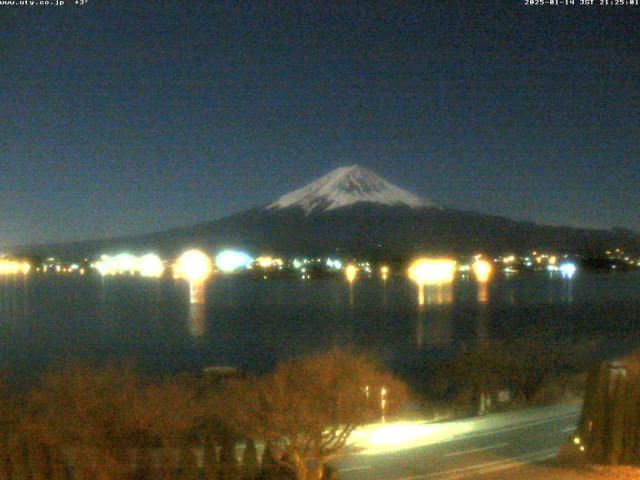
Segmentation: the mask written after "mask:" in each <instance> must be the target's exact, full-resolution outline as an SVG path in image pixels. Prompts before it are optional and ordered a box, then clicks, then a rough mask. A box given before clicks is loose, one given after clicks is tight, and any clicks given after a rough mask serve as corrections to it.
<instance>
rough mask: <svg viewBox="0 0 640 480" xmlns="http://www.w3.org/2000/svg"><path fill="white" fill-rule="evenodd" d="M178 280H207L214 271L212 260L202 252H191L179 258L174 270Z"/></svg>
mask: <svg viewBox="0 0 640 480" xmlns="http://www.w3.org/2000/svg"><path fill="white" fill-rule="evenodd" d="M173 271H174V275H175V277H176V278H184V279H186V280H189V281H190V282H198V281H203V280H206V279H207V278H208V277H209V275H211V272H212V271H213V265H212V262H211V258H209V256H208V255H206V254H204V253H202V252H201V251H200V250H189V251H187V252H185V253H183V254H182V255H181V256H180V258H178V260H177V262H176V264H175V265H174V268H173Z"/></svg>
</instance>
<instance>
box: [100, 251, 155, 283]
mask: <svg viewBox="0 0 640 480" xmlns="http://www.w3.org/2000/svg"><path fill="white" fill-rule="evenodd" d="M93 267H94V268H95V269H96V270H98V273H100V275H103V276H105V275H140V276H142V277H152V278H158V277H161V276H162V274H163V273H164V262H163V261H162V259H161V258H160V257H159V256H158V255H156V254H155V253H147V254H146V255H141V256H136V255H132V254H130V253H119V254H118V255H115V256H110V255H102V256H101V257H100V260H98V261H97V262H95V263H94V264H93Z"/></svg>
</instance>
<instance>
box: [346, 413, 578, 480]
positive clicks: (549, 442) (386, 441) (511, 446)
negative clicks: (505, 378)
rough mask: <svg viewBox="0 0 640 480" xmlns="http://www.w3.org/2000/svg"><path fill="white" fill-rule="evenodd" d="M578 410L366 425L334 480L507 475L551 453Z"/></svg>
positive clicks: (562, 440)
mask: <svg viewBox="0 0 640 480" xmlns="http://www.w3.org/2000/svg"><path fill="white" fill-rule="evenodd" d="M579 413H580V405H555V406H552V407H544V408H532V409H527V410H522V411H517V412H509V413H505V414H496V415H488V416H485V417H480V418H475V419H468V420H459V421H453V422H443V423H437V424H428V423H420V422H411V423H409V422H404V423H388V424H378V425H371V426H368V427H366V428H365V429H363V430H362V431H359V432H358V433H357V435H356V438H355V444H356V445H357V446H359V447H360V448H361V449H362V450H361V451H360V453H357V454H354V455H351V456H349V457H345V458H343V459H341V460H340V461H338V462H336V463H335V465H334V466H335V467H336V468H338V470H339V478H340V480H431V479H432V480H444V479H447V480H448V479H456V478H482V476H483V475H486V474H488V473H492V472H504V478H511V475H510V474H509V470H512V469H513V468H515V467H518V466H521V465H523V464H526V463H535V462H538V461H542V460H547V459H549V458H553V457H554V456H555V455H556V454H557V452H558V449H559V447H560V446H562V445H563V444H565V443H566V442H567V439H568V438H569V436H570V435H571V433H572V432H573V430H574V429H575V427H576V423H577V421H578V416H579ZM513 473H514V472H511V474H513Z"/></svg>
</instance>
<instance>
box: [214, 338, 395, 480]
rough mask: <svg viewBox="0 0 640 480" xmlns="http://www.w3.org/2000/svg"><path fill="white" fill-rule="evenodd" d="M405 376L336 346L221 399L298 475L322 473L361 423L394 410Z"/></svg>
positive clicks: (232, 417)
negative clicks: (401, 377)
mask: <svg viewBox="0 0 640 480" xmlns="http://www.w3.org/2000/svg"><path fill="white" fill-rule="evenodd" d="M406 398H407V389H406V386H405V385H404V383H402V382H401V381H400V380H398V379H396V378H395V377H394V376H393V375H391V374H390V373H388V372H387V371H386V370H385V369H384V368H382V367H381V366H380V365H379V364H378V363H377V362H376V361H374V360H372V359H371V358H369V357H367V356H364V355H357V354H352V353H348V352H344V351H341V350H337V349H336V350H331V351H329V352H326V353H320V354H316V355H311V356H307V357H301V358H298V359H293V360H289V361H286V362H283V363H281V364H279V365H278V366H277V367H276V369H275V371H274V372H273V373H271V374H268V375H265V376H263V377H261V378H258V379H253V380H251V379H249V380H244V381H237V382H234V383H232V384H230V385H229V386H228V388H226V389H225V390H224V391H223V392H222V393H221V396H220V398H219V399H218V401H217V402H216V405H218V407H219V408H221V409H222V410H221V415H222V416H223V418H227V419H228V420H229V421H230V422H232V423H233V424H234V425H236V426H238V427H239V428H240V429H241V430H243V431H244V433H245V434H247V435H249V436H253V437H256V438H257V439H260V440H262V441H265V442H269V445H270V446H271V448H272V450H273V453H274V458H275V459H276V461H277V462H278V463H279V464H280V465H281V466H283V467H285V468H287V469H289V470H290V471H292V472H294V473H295V476H296V478H297V479H298V480H316V479H320V478H321V477H322V471H323V468H324V466H325V464H326V463H327V462H328V461H329V460H331V459H333V458H335V457H337V456H339V455H341V454H344V452H345V449H346V448H347V441H348V439H349V436H350V435H351V433H352V432H353V431H354V430H355V429H356V428H358V427H359V426H361V425H363V424H365V423H366V422H369V421H372V420H374V419H380V417H381V416H382V415H384V414H388V413H389V412H390V411H393V410H395V409H396V408H397V407H398V406H400V405H401V404H402V403H403V402H404V401H405V399H406Z"/></svg>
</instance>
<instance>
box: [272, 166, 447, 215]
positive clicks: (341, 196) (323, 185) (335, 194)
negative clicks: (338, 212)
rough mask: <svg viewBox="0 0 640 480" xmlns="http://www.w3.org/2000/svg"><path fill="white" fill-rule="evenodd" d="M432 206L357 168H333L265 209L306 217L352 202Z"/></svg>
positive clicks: (371, 173)
mask: <svg viewBox="0 0 640 480" xmlns="http://www.w3.org/2000/svg"><path fill="white" fill-rule="evenodd" d="M364 202H367V203H377V204H382V205H389V206H407V207H412V208H417V207H435V206H436V205H435V204H434V203H433V202H430V201H428V200H423V199H422V198H420V197H418V196H417V195H414V194H413V193H410V192H407V191H406V190H403V189H401V188H400V187H397V186H395V185H393V184H391V183H389V182H387V181H386V180H384V179H383V178H382V177H380V176H378V175H376V174H375V173H373V172H372V171H371V170H368V169H366V168H364V167H361V166H360V165H353V166H350V167H340V168H336V169H335V170H333V171H332V172H329V173H328V174H326V175H325V176H323V177H320V178H319V179H318V180H316V181H314V182H312V183H310V184H308V185H307V186H305V187H302V188H300V189H299V190H295V191H293V192H291V193H288V194H286V195H283V196H282V197H280V198H279V199H278V200H276V201H275V202H274V203H272V204H271V205H268V206H267V209H282V208H292V207H294V208H295V207H299V208H302V209H303V210H304V211H305V212H306V213H307V214H309V213H311V212H314V211H327V210H335V209H337V208H342V207H347V206H350V205H353V204H355V203H364Z"/></svg>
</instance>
